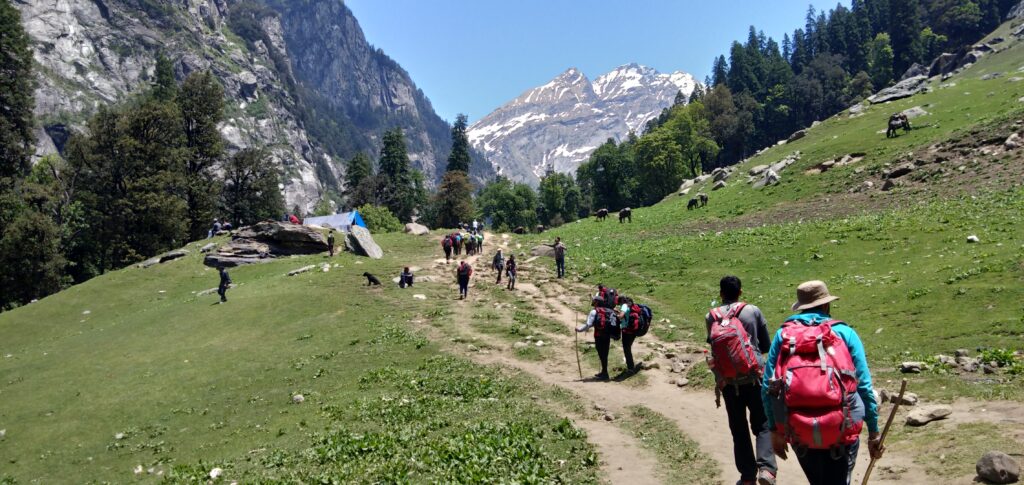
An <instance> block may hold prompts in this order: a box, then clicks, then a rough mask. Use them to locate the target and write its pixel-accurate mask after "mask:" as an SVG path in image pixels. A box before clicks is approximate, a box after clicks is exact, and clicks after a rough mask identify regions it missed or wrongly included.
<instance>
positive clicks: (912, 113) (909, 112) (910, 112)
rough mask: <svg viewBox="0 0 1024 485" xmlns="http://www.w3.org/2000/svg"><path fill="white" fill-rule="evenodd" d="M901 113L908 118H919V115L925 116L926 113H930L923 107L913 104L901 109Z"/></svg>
mask: <svg viewBox="0 0 1024 485" xmlns="http://www.w3.org/2000/svg"><path fill="white" fill-rule="evenodd" d="M901 113H903V114H904V115H905V116H906V117H907V118H909V119H914V118H919V117H921V116H927V115H930V114H931V113H929V112H927V111H925V110H924V108H922V107H920V106H914V107H913V108H907V109H905V110H903V111H901Z"/></svg>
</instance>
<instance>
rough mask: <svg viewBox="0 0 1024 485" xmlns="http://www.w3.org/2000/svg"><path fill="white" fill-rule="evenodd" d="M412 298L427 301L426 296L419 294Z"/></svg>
mask: <svg viewBox="0 0 1024 485" xmlns="http://www.w3.org/2000/svg"><path fill="white" fill-rule="evenodd" d="M412 297H413V298H415V299H417V300H426V299H427V295H420V294H415V295H412Z"/></svg>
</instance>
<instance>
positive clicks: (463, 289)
mask: <svg viewBox="0 0 1024 485" xmlns="http://www.w3.org/2000/svg"><path fill="white" fill-rule="evenodd" d="M468 295H469V277H468V276H467V277H465V278H464V277H462V276H459V296H460V297H463V298H465V297H466V296H468Z"/></svg>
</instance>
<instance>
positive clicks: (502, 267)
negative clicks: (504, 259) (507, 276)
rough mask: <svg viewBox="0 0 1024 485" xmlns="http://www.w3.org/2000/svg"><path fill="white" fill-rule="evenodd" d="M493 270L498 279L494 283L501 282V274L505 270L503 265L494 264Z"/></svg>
mask: <svg viewBox="0 0 1024 485" xmlns="http://www.w3.org/2000/svg"><path fill="white" fill-rule="evenodd" d="M494 271H495V272H497V273H498V281H495V283H501V274H502V273H504V272H505V265H499V266H495V267H494Z"/></svg>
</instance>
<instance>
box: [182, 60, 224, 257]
mask: <svg viewBox="0 0 1024 485" xmlns="http://www.w3.org/2000/svg"><path fill="white" fill-rule="evenodd" d="M175 101H176V103H177V105H178V109H179V110H180V111H181V117H182V122H183V124H182V126H183V127H184V132H185V148H186V150H187V151H188V155H187V156H188V160H187V162H186V165H185V178H186V183H187V185H186V187H187V190H186V194H185V200H186V203H187V204H188V221H189V236H190V238H191V239H198V238H200V237H203V236H204V235H205V234H206V231H207V229H208V228H209V227H210V224H211V220H212V219H213V217H214V216H215V213H214V211H215V210H216V207H217V203H218V200H219V199H220V193H219V191H220V188H221V186H220V185H221V184H220V183H219V182H218V181H217V180H216V177H215V176H214V173H213V170H214V168H215V167H216V165H217V164H218V163H219V162H220V161H221V159H222V158H223V156H224V137H223V136H221V134H220V130H218V129H217V126H218V125H219V124H220V122H221V121H223V119H224V88H222V87H221V85H220V83H218V82H217V80H216V79H215V78H214V77H213V74H211V73H210V72H209V71H205V72H200V73H193V74H191V75H189V77H188V78H186V79H185V82H184V83H182V85H181V89H180V92H179V93H178V95H177V96H176V98H175Z"/></svg>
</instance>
